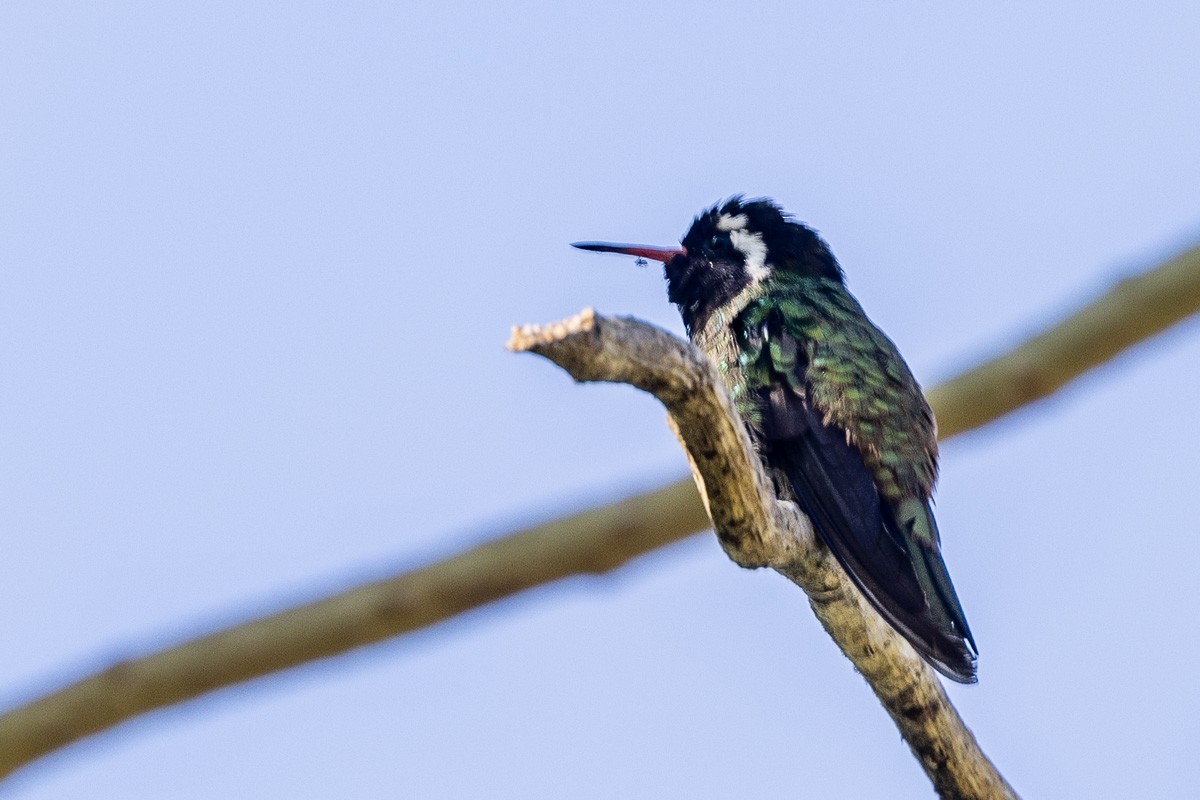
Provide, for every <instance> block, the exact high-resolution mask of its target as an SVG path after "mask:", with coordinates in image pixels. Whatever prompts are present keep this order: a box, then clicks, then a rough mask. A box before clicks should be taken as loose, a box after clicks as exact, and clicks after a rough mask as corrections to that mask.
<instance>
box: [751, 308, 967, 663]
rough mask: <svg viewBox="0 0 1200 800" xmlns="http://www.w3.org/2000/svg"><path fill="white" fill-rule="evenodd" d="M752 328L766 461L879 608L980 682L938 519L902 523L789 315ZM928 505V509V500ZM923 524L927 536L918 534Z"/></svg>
mask: <svg viewBox="0 0 1200 800" xmlns="http://www.w3.org/2000/svg"><path fill="white" fill-rule="evenodd" d="M747 333H748V345H749V348H748V352H749V354H750V357H749V359H748V362H749V363H747V368H748V369H752V370H753V369H757V370H762V371H764V372H765V373H766V374H760V375H759V376H758V377H757V379H756V380H755V384H756V385H759V386H764V387H766V388H764V389H762V390H761V396H760V401H761V406H760V408H761V413H762V420H761V431H760V433H761V442H762V447H763V450H764V455H765V456H766V457H767V460H768V462H769V463H770V464H771V465H772V466H774V467H775V468H777V469H779V470H780V471H781V472H782V473H783V474H784V475H785V476H786V478H787V480H788V482H789V483H790V484H791V488H792V490H793V492H794V494H795V495H796V499H797V501H798V502H799V503H800V506H801V508H803V509H804V511H805V513H806V514H807V515H808V516H809V518H810V519H811V520H812V523H813V527H814V528H815V529H816V530H817V533H818V534H819V535H820V536H821V539H822V540H823V541H824V542H825V543H826V544H827V545H828V546H829V549H830V550H831V551H832V552H833V554H834V555H835V556H836V557H837V559H838V561H839V562H840V563H841V564H842V566H843V567H844V568H845V570H846V572H847V573H848V574H849V575H850V577H851V578H852V579H853V580H854V583H855V584H856V585H857V586H858V587H859V589H861V590H862V592H863V594H864V595H866V597H867V599H868V600H870V602H871V604H872V605H873V606H875V608H876V609H877V610H878V611H879V613H880V614H881V615H882V616H883V617H884V618H885V619H886V620H887V621H888V622H889V623H890V624H891V625H892V626H893V627H894V628H896V630H897V631H899V632H900V633H901V634H902V635H903V636H904V637H905V638H906V639H908V641H909V642H910V643H911V644H912V645H913V647H914V648H916V649H917V651H919V652H920V653H921V654H922V655H923V656H924V657H925V658H926V659H927V660H929V662H930V663H931V664H933V665H934V666H935V667H936V668H937V669H938V670H939V671H940V672H942V673H943V674H944V675H946V676H947V677H949V678H952V679H954V680H956V681H960V682H964V683H969V682H973V681H974V680H975V659H974V656H973V655H972V653H971V652H970V651H969V650H968V649H967V647H966V645H965V643H964V641H963V639H964V634H965V635H966V636H967V637H969V635H970V634H969V632H966V631H965V621H963V622H962V623H961V624H962V626H963V627H962V628H957V627H956V624H957V623H958V622H959V621H960V620H962V612H961V609H960V608H958V602H957V598H954V600H953V609H948V608H946V605H947V604H946V602H945V599H944V598H943V596H942V592H943V587H949V576H948V575H946V573H945V567H944V565H943V564H942V562H941V556H940V555H939V554H938V552H937V542H936V538H937V533H936V528H932V529H930V530H928V531H926V530H925V528H926V527H927V526H926V525H925V524H924V523H925V521H924V520H923V519H922V520H920V522H921V523H922V527H921V529H920V530H916V529H914V525H915V522H916V520H913V521H911V522H910V521H909V520H905V527H906V530H901V526H900V523H899V522H898V521H897V519H896V514H895V512H894V511H893V510H892V508H891V505H890V504H889V503H888V502H886V500H884V499H883V498H881V496H880V492H879V488H878V486H877V485H876V482H875V478H874V476H873V474H872V471H871V470H870V469H869V468H868V467H867V465H866V464H865V463H864V461H863V456H862V454H861V453H860V452H859V450H858V449H857V448H856V447H855V446H853V445H852V444H851V443H850V437H849V436H848V435H847V432H846V430H845V429H843V428H841V427H838V426H837V425H836V424H834V423H832V422H827V421H826V415H825V414H824V413H823V410H822V409H821V408H820V407H818V406H817V405H816V403H814V402H813V401H812V399H811V397H810V395H811V391H810V387H809V385H808V381H807V380H806V377H805V373H806V370H807V354H806V351H805V349H804V348H803V347H802V345H801V343H800V341H799V340H798V338H797V336H796V335H795V333H794V332H793V331H791V330H789V329H788V325H787V323H786V322H785V320H784V319H783V317H782V316H781V315H779V314H767V315H766V318H765V319H764V320H762V324H761V326H760V325H755V326H754V330H752V331H748V332H747ZM924 507H925V509H926V513H928V504H927V501H925V505H924ZM929 519H932V516H931V515H929ZM929 524H932V523H929ZM906 532H907V533H909V535H908V536H905V533H906ZM923 533H928V534H929V536H928V538H926V541H925V542H916V541H914V538H922V534H923ZM913 534H916V537H914V536H913ZM930 558H932V560H933V561H934V562H936V563H934V564H931V563H930ZM931 574H932V575H934V576H938V577H941V578H943V580H936V579H933V577H931ZM925 587H928V589H929V590H930V591H929V592H928V593H927V591H926V588H925ZM949 593H950V596H951V597H953V588H952V587H950V588H949Z"/></svg>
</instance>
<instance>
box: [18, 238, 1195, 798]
mask: <svg viewBox="0 0 1200 800" xmlns="http://www.w3.org/2000/svg"><path fill="white" fill-rule="evenodd" d="M1198 309H1200V248H1193V249H1190V250H1188V251H1186V252H1185V253H1183V254H1181V255H1179V256H1177V257H1176V258H1174V259H1172V260H1171V261H1169V262H1167V263H1166V264H1164V265H1162V266H1160V267H1158V268H1157V269H1155V270H1153V271H1150V272H1148V273H1145V274H1143V275H1141V276H1138V277H1136V278H1132V279H1129V280H1126V281H1123V282H1121V283H1120V284H1119V285H1118V286H1117V287H1115V288H1114V289H1113V290H1112V291H1111V292H1109V293H1108V294H1106V295H1105V296H1104V297H1101V298H1100V299H1099V300H1097V301H1095V302H1093V303H1091V304H1089V305H1088V306H1086V307H1084V308H1082V309H1080V310H1079V311H1078V312H1076V313H1074V314H1072V315H1071V316H1069V317H1067V318H1066V319H1064V320H1063V321H1062V322H1060V323H1059V324H1057V325H1055V326H1054V327H1053V328H1051V329H1050V330H1048V331H1046V332H1045V333H1044V334H1041V335H1039V336H1036V337H1034V338H1032V339H1030V340H1029V341H1027V342H1025V343H1023V344H1022V345H1020V346H1018V347H1017V348H1016V349H1014V350H1013V351H1012V352H1010V353H1008V354H1007V355H1004V356H1001V357H999V358H996V359H994V360H992V361H989V362H987V363H985V364H983V365H980V366H979V367H976V368H975V369H972V370H971V371H969V372H968V373H966V374H964V375H963V376H961V377H959V378H955V379H953V380H951V381H949V382H948V383H946V384H943V385H942V386H939V387H935V388H934V389H933V390H932V391H931V392H930V393H929V395H930V399H931V402H932V403H933V406H934V408H935V410H936V412H937V414H938V420H939V425H940V432H941V437H942V438H943V439H945V438H948V437H950V436H953V435H955V434H957V433H960V432H962V431H964V430H969V429H972V428H975V427H978V426H979V425H981V424H983V423H984V422H987V421H989V420H990V419H994V418H996V416H1000V415H1003V414H1007V413H1009V412H1011V411H1013V410H1015V409H1016V408H1018V407H1020V404H1022V403H1026V402H1031V401H1032V400H1035V399H1038V398H1041V397H1044V396H1045V395H1046V394H1048V393H1050V392H1053V391H1055V390H1056V389H1057V388H1059V387H1061V386H1063V385H1065V384H1066V383H1067V382H1069V381H1071V380H1073V379H1074V378H1076V377H1078V376H1079V375H1080V374H1082V373H1083V372H1085V371H1087V370H1089V369H1091V368H1092V367H1094V366H1096V365H1097V364H1099V363H1102V362H1103V360H1104V359H1105V358H1110V357H1112V356H1113V355H1116V354H1117V353H1118V352H1119V351H1120V349H1121V348H1124V347H1128V346H1130V345H1132V344H1135V343H1136V342H1138V341H1140V340H1141V339H1143V338H1147V337H1149V336H1152V335H1154V334H1156V333H1159V332H1161V331H1162V330H1165V329H1166V328H1168V327H1170V326H1171V325H1173V324H1175V323H1176V322H1178V321H1179V320H1181V319H1183V318H1184V317H1185V316H1187V315H1190V314H1193V313H1195V312H1196V311H1197V310H1198ZM1013 365H1019V369H1018V375H1019V376H1025V377H1024V378H1020V377H1018V378H1017V379H1016V381H1015V382H1016V383H1019V384H1022V385H1024V386H1025V387H1026V388H1027V389H1029V388H1032V389H1033V390H1032V391H1025V392H1024V393H1023V394H1017V395H1013V394H1012V393H1011V392H1010V387H1011V386H1012V385H1013V383H1014V378H1013V372H1012V370H1013V369H1014V367H1013ZM1033 376H1036V377H1033ZM1001 396H1004V397H1008V398H1009V399H1007V400H1006V401H1005V402H1003V403H990V398H992V397H1001ZM989 415H991V416H989ZM708 525H709V521H708V518H707V516H706V515H705V512H704V509H703V507H702V505H701V503H700V502H699V501H698V496H697V492H696V489H695V488H694V486H693V485H692V481H691V480H690V479H689V480H685V481H680V482H677V483H673V484H671V485H669V486H666V487H664V488H661V489H658V490H655V491H651V492H648V493H645V494H642V495H638V496H636V497H633V498H630V499H628V500H625V501H623V502H621V503H618V504H615V505H612V506H608V507H605V508H597V509H591V510H588V511H584V512H581V513H578V514H574V515H571V516H567V517H563V518H561V519H558V520H554V521H552V522H548V523H546V524H543V525H540V526H537V527H535V528H532V529H529V530H524V531H519V532H514V533H512V534H510V535H508V536H504V537H501V538H499V539H497V540H495V541H493V542H490V543H488V544H485V545H482V546H479V547H476V548H473V549H471V550H468V551H466V552H464V553H461V554H459V555H456V556H453V557H451V558H448V559H446V560H445V561H442V562H439V563H436V564H433V565H430V566H428V567H424V568H422V569H418V570H415V571H412V572H407V573H404V574H400V575H397V576H395V577H392V578H388V579H386V580H381V581H376V582H372V583H369V584H366V585H362V586H358V587H355V588H352V589H350V590H348V591H346V592H344V593H340V594H337V595H335V596H332V597H329V598H326V599H322V600H319V601H316V602H314V603H311V604H307V605H304V606H301V607H298V608H292V609H287V610H284V611H281V612H279V613H276V614H272V615H269V616H266V617H263V618H261V619H257V620H253V621H250V622H246V623H244V624H241V625H237V626H234V627H232V628H229V629H227V630H222V631H219V632H216V633H213V634H210V635H208V636H204V637H200V638H198V639H194V640H191V641H188V642H185V643H182V644H179V645H176V646H173V647H170V648H167V649H165V650H162V651H159V652H156V653H151V654H148V655H145V656H141V657H137V658H132V659H130V660H127V661H123V662H120V663H118V664H115V665H113V666H110V667H108V668H106V669H104V670H102V671H100V672H97V673H95V674H93V675H91V676H89V677H86V678H84V679H83V680H80V681H79V682H77V683H73V684H71V685H68V686H65V687H63V688H62V689H59V690H57V691H54V692H52V693H50V694H47V695H45V696H42V697H39V698H36V699H34V700H32V701H30V702H29V703H27V704H25V705H22V706H20V707H17V708H14V709H12V710H10V711H8V712H6V713H5V714H3V715H0V745H2V746H0V776H4V775H8V774H11V773H12V772H13V771H14V770H16V769H18V768H20V767H21V766H23V765H25V764H28V763H29V762H31V761H33V760H35V759H37V758H39V757H40V756H43V755H46V754H47V753H50V752H53V751H54V750H57V749H59V748H62V747H64V746H66V745H68V744H70V743H71V742H75V741H78V740H80V739H82V738H85V737H87V736H90V735H92V734H94V733H97V732H100V731H102V730H105V729H107V728H110V727H112V726H114V725H117V724H119V723H120V722H122V721H124V720H127V719H131V718H133V717H136V716H138V715H141V714H144V713H147V712H149V711H153V710H155V709H157V708H162V707H164V706H167V705H171V704H174V703H179V702H183V701H185V700H189V699H192V698H195V697H198V696H201V695H203V694H206V693H208V692H211V691H214V690H216V689H219V688H222V687H225V686H229V685H232V684H235V683H238V682H241V681H245V680H249V679H252V678H257V677H261V676H264V675H268V674H270V673H272V672H275V671H278V670H282V669H286V668H289V667H293V666H297V665H300V664H304V663H307V662H309V661H313V660H317V659H320V658H326V657H329V656H332V655H337V654H339V653H343V652H346V651H348V650H352V649H355V648H358V647H363V646H365V645H369V644H372V643H374V642H378V641H380V640H382V639H385V638H389V637H392V636H398V635H402V634H404V633H408V632H411V631H415V630H418V629H420V628H423V627H426V626H429V625H432V624H434V623H436V622H440V621H442V620H445V619H447V618H449V617H452V616H454V615H456V614H459V613H462V612H463V611H467V610H469V609H471V608H474V607H477V606H479V605H483V604H486V603H489V602H492V601H494V600H497V599H500V598H503V597H506V596H509V595H511V594H514V593H516V592H520V591H522V590H524V589H527V588H531V587H533V586H537V585H540V584H543V583H548V582H551V581H555V580H558V579H560V578H564V577H568V576H572V575H586V574H595V573H602V572H605V571H607V570H611V569H614V568H616V567H618V566H620V565H621V564H623V563H625V562H626V561H629V560H631V559H633V558H635V557H637V556H639V555H642V554H644V553H646V552H649V551H651V550H654V549H656V548H659V547H662V546H665V545H667V544H669V543H671V542H674V541H677V540H679V539H682V538H684V537H686V536H688V535H691V534H693V533H697V532H699V531H702V530H705V529H707V527H708ZM817 612H818V615H820V613H821V612H820V608H819V606H818V607H817Z"/></svg>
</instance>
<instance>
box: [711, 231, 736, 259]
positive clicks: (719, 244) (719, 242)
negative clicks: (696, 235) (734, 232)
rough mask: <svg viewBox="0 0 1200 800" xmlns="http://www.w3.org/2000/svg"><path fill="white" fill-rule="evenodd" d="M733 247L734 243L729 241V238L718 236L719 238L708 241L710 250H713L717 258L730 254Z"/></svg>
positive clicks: (715, 237)
mask: <svg viewBox="0 0 1200 800" xmlns="http://www.w3.org/2000/svg"><path fill="white" fill-rule="evenodd" d="M731 247H732V243H731V242H730V241H729V237H728V236H721V235H719V234H718V235H717V236H714V237H712V238H711V239H709V240H708V249H709V250H711V251H712V253H713V255H716V256H723V255H726V254H728V253H729V250H730V248H731Z"/></svg>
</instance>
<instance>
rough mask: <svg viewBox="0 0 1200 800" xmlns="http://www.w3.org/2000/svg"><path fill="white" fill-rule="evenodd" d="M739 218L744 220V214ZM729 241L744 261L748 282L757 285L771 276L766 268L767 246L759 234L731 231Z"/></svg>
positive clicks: (768, 268) (769, 270)
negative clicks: (748, 277) (750, 281)
mask: <svg viewBox="0 0 1200 800" xmlns="http://www.w3.org/2000/svg"><path fill="white" fill-rule="evenodd" d="M741 217H742V219H745V215H744V214H743V215H741ZM743 224H744V223H743ZM729 241H730V242H732V243H733V246H734V247H736V248H737V249H738V252H740V253H741V254H742V256H743V257H744V258H745V259H746V274H747V275H749V276H750V280H752V281H754V282H755V283H758V282H759V281H761V280H763V279H765V278H766V277H767V276H768V275H770V274H771V269H770V267H768V266H767V245H766V242H764V241H763V237H762V234H761V233H751V232H749V231H744V230H733V231H730V232H729Z"/></svg>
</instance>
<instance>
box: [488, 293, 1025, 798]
mask: <svg viewBox="0 0 1200 800" xmlns="http://www.w3.org/2000/svg"><path fill="white" fill-rule="evenodd" d="M509 346H510V347H512V348H513V349H514V350H528V351H530V352H533V353H537V354H538V355H541V356H545V357H546V358H548V359H550V360H551V361H553V362H554V363H556V364H558V365H559V366H560V367H562V368H563V369H565V370H566V371H567V372H568V373H570V375H571V376H572V377H573V378H575V379H576V380H578V381H609V382H619V383H629V384H632V385H634V386H636V387H638V388H639V389H643V390H645V391H647V392H650V393H651V394H653V395H654V396H655V397H657V398H658V399H659V400H660V401H661V402H662V404H663V405H665V406H666V407H667V411H668V412H669V413H670V415H671V420H672V422H673V424H674V426H675V429H676V432H677V433H678V435H679V438H680V441H681V442H682V443H683V446H684V448H685V449H686V451H687V454H688V460H689V461H690V462H691V465H692V470H693V475H694V477H695V480H696V484H697V485H698V486H699V487H701V496H702V497H706V498H707V501H708V509H709V515H710V517H711V518H712V521H713V529H714V530H715V531H716V533H717V539H718V540H719V541H720V542H721V546H722V547H723V548H724V549H725V552H726V553H727V554H728V555H729V557H730V558H731V559H733V561H735V562H736V563H738V564H740V565H742V566H743V567H771V568H773V569H774V570H775V571H777V572H779V573H781V574H783V575H785V576H787V577H788V578H790V579H791V580H792V581H794V582H795V583H796V584H797V585H799V586H800V587H801V588H802V589H804V591H805V593H806V594H807V595H808V597H809V601H810V603H811V605H812V607H813V610H814V611H815V612H816V614H817V617H818V618H819V619H820V620H821V623H822V624H823V625H824V626H825V630H826V631H828V632H829V635H830V636H832V637H833V639H834V641H835V642H837V644H838V647H840V648H841V649H842V652H844V653H845V654H846V656H847V657H849V659H850V660H851V661H852V662H853V663H854V666H855V667H856V668H857V669H858V671H859V673H861V674H862V676H863V677H864V678H865V679H866V681H867V683H868V684H870V686H871V688H872V689H873V690H874V691H875V694H876V696H877V697H878V698H879V700H880V702H881V703H882V704H883V706H884V708H885V709H887V712H888V714H890V715H891V717H892V720H893V721H894V722H895V723H896V727H897V728H899V729H900V735H901V736H903V737H904V740H905V741H906V742H908V745H909V747H910V748H911V749H912V751H913V754H914V755H915V756H916V757H917V760H918V761H919V762H920V764H921V766H922V767H923V768H924V770H925V773H926V774H927V775H928V776H929V779H930V780H931V781H932V782H933V785H934V787H935V788H936V790H937V792H938V794H939V795H940V796H941V797H949V798H972V800H985V798H986V799H987V800H993V799H999V798H1015V797H1016V796H1017V795H1016V793H1015V792H1014V791H1013V790H1012V788H1011V787H1010V786H1009V785H1008V783H1006V782H1005V780H1004V778H1003V776H1001V774H1000V773H999V771H997V770H996V768H995V767H994V766H993V765H992V763H991V762H990V761H989V760H988V758H987V756H985V755H984V753H983V751H982V750H981V749H980V747H979V745H978V743H977V742H976V741H975V737H974V736H973V735H972V734H971V731H970V730H969V729H968V728H967V726H966V724H964V723H963V720H962V718H961V717H960V716H959V715H958V712H957V711H956V710H955V708H954V706H953V705H952V704H951V703H950V699H949V698H948V697H947V696H946V692H945V690H944V689H943V688H942V684H941V681H940V680H939V679H938V678H937V677H936V676H935V674H934V672H933V670H932V669H931V668H930V667H929V665H928V664H926V663H925V662H924V661H923V660H922V659H921V657H920V656H918V655H917V653H916V652H915V651H914V650H913V649H912V647H911V646H910V645H909V644H908V642H906V641H905V640H904V639H903V638H902V637H901V636H900V635H899V634H897V633H896V632H895V630H893V629H892V627H891V626H890V625H888V624H887V623H886V622H884V621H883V619H882V618H881V617H880V616H879V614H878V613H876V611H875V610H874V609H873V608H871V606H870V605H869V604H868V603H867V602H866V601H865V600H864V599H863V597H862V594H861V593H860V592H859V591H858V590H857V589H856V588H855V587H854V584H853V583H852V582H851V581H850V579H849V578H848V577H847V576H846V573H845V572H844V571H843V570H842V568H841V567H840V566H839V565H838V563H837V561H836V560H835V559H834V558H833V556H832V555H831V554H830V552H829V550H828V548H826V547H825V546H823V545H822V544H820V543H818V541H817V539H816V537H815V536H814V535H813V531H812V527H811V525H810V524H809V521H808V519H807V518H806V517H804V516H803V515H802V514H800V513H799V511H798V510H797V508H796V506H795V505H794V504H792V503H786V502H781V501H779V500H777V499H776V496H775V492H774V488H773V486H772V483H771V479H770V478H769V477H768V476H767V474H766V472H765V471H764V470H763V468H762V464H761V462H760V460H759V458H758V457H757V455H755V452H754V449H753V447H752V446H751V444H750V440H749V437H748V436H747V434H746V428H745V426H744V425H743V424H742V423H741V420H740V419H739V417H738V415H737V411H736V410H735V408H734V406H733V400H732V399H731V398H730V396H729V392H728V391H727V390H726V388H725V385H724V383H723V382H722V380H721V376H720V374H719V373H718V372H717V369H716V367H715V366H714V365H713V364H712V363H711V362H710V361H709V360H708V359H707V358H705V357H704V355H703V354H702V353H701V352H700V351H699V350H697V349H696V348H695V347H693V346H692V345H690V344H688V343H686V342H683V341H682V340H680V339H678V338H676V337H674V336H672V335H671V334H669V333H667V332H665V331H662V330H660V329H658V328H655V327H652V326H650V325H647V324H646V323H644V322H639V321H637V320H633V319H623V318H619V317H600V316H597V315H596V314H595V312H593V311H592V310H590V309H588V310H585V311H584V312H583V313H582V314H580V315H578V316H576V317H573V318H571V319H570V320H566V321H564V322H562V323H557V324H555V325H550V326H547V327H544V328H541V327H537V326H528V327H526V328H523V329H520V330H518V331H516V332H514V335H513V340H512V342H511V343H510V345H509Z"/></svg>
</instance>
